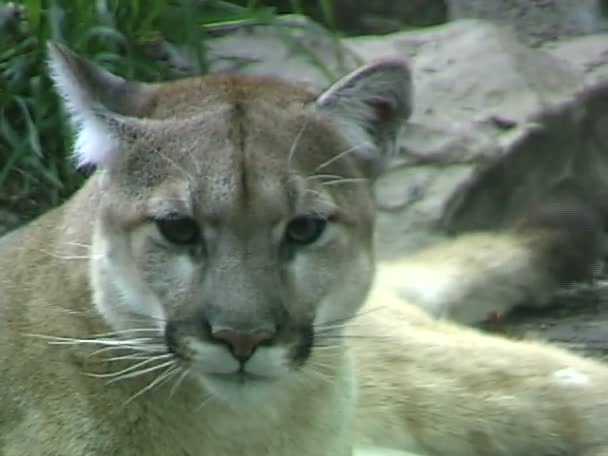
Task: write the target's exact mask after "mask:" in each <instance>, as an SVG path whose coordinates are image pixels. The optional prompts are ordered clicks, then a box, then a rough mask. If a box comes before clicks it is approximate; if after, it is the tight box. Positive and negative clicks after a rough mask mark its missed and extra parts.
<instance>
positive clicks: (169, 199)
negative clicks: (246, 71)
mask: <svg viewBox="0 0 608 456" xmlns="http://www.w3.org/2000/svg"><path fill="white" fill-rule="evenodd" d="M51 52H52V55H53V72H54V75H55V80H56V82H57V85H58V88H59V91H60V93H62V94H63V96H64V97H65V99H66V101H67V104H68V108H69V109H70V112H71V114H72V116H73V118H74V119H75V122H76V124H77V127H78V128H79V129H80V133H79V139H78V141H77V147H78V150H77V154H78V160H79V161H80V163H89V164H91V163H92V164H95V165H96V166H97V167H98V168H99V171H98V172H97V173H96V174H95V175H94V176H93V177H92V178H91V179H89V181H88V182H87V184H86V185H85V186H84V188H83V189H81V190H80V191H79V192H78V193H77V194H76V195H75V196H74V197H72V198H71V199H70V200H69V201H68V202H67V203H66V204H64V205H63V206H61V207H60V208H58V209H55V210H54V211H51V212H50V213H48V214H46V215H44V216H42V217H41V218H40V219H38V220H37V221H34V222H33V223H31V224H30V225H29V226H27V227H25V228H23V229H20V230H18V231H16V232H14V233H12V234H9V235H8V236H5V237H4V238H2V239H1V240H0V271H2V273H1V275H0V363H1V364H2V366H3V372H4V374H3V375H4V377H3V378H4V381H3V382H2V383H1V384H0V405H1V406H0V453H1V454H2V455H3V456H16V455H19V456H22V455H26V454H27V455H61V456H85V455H95V456H98V455H113V456H131V455H144V454H145V455H147V456H178V455H179V456H183V455H190V456H198V455H200V456H203V455H207V456H209V455H212V456H229V455H231V456H232V455H241V456H283V455H288V454H289V455H298V456H319V455H331V456H353V455H355V456H372V455H375V456H389V455H395V456H397V455H404V454H406V452H417V453H419V454H425V455H431V456H434V455H437V456H439V455H456V456H458V455H463V456H464V455H472V456H475V455H479V456H482V455H484V456H487V455H505V456H506V455H528V454H538V455H558V454H560V455H561V454H568V455H581V456H582V455H589V456H600V455H602V454H605V451H606V447H605V446H608V438H607V437H606V436H605V427H606V425H607V424H608V406H607V404H606V401H605V399H604V398H605V397H606V394H607V393H608V387H607V386H606V384H607V381H608V369H607V368H606V367H605V366H604V365H602V364H599V363H597V362H594V361H591V360H586V359H582V358H580V357H577V356H575V355H573V354H570V353H567V352H565V351H563V350H559V349H557V348H554V347H549V346H543V345H540V344H533V343H525V342H512V341H507V340H504V339H501V338H497V337H492V336H489V335H484V334H482V333H480V332H477V331H475V330H473V329H467V328H464V327H461V326H457V325H454V324H452V323H449V322H447V321H442V320H437V319H435V318H433V317H432V316H431V315H429V314H428V313H425V312H424V311H422V310H420V309H418V308H416V307H415V306H413V305H410V304H408V303H407V302H405V301H404V300H403V299H402V297H401V296H400V295H399V285H404V286H405V285H407V284H406V282H408V278H410V277H409V274H410V272H411V269H408V268H410V267H412V265H413V264H414V263H416V262H418V263H417V264H421V263H420V261H419V260H415V261H413V262H411V263H409V264H408V262H407V261H405V260H404V261H403V262H400V263H397V264H393V265H392V266H381V267H380V272H379V274H378V275H377V277H376V279H375V281H374V282H373V283H370V282H371V281H372V276H373V269H374V258H373V251H372V242H371V239H372V232H373V205H372V199H371V191H370V186H369V185H368V184H367V183H366V182H364V180H371V179H373V177H374V176H375V173H376V172H377V171H378V170H379V169H381V168H382V163H381V161H382V160H383V158H384V156H385V155H386V154H390V152H391V150H392V148H393V147H394V141H395V137H396V134H397V132H398V130H399V128H398V126H399V124H400V123H401V122H402V121H403V119H404V118H406V117H407V116H408V115H409V112H410V110H411V106H410V103H411V100H410V99H409V97H410V94H409V87H408V86H409V81H408V80H407V78H409V73H408V72H407V69H406V67H405V66H403V64H400V63H397V62H384V63H379V64H377V65H372V66H370V67H366V68H364V69H362V70H360V71H359V72H355V73H354V74H352V75H349V76H347V77H346V78H345V79H343V80H342V81H339V82H338V83H336V85H335V86H333V87H332V88H330V89H328V91H326V92H325V93H323V94H322V95H321V96H320V97H317V96H316V95H314V94H310V93H308V92H307V91H304V90H302V89H300V88H298V87H295V86H290V85H287V84H284V83H279V82H271V81H259V80H255V79H244V78H231V77H209V78H204V79H193V80H189V81H182V82H177V83H169V84H166V85H150V86H146V85H144V86H142V85H137V84H135V85H134V84H133V83H128V84H126V85H125V83H124V81H122V80H119V79H118V78H116V77H114V76H111V75H109V74H107V73H103V72H101V71H100V70H98V69H95V68H93V67H92V66H90V65H89V64H87V63H86V62H82V61H80V60H79V59H78V58H77V57H76V56H74V55H73V54H71V53H70V52H69V51H68V50H66V49H63V48H60V47H53V48H52V49H51ZM120 95H121V96H120ZM345 151H348V152H345ZM321 175H325V177H323V176H321ZM328 176H333V177H328ZM336 176H337V177H336ZM327 179H329V180H327ZM328 182H331V183H328ZM175 213H177V214H179V215H180V216H184V217H189V218H192V219H193V220H196V221H197V223H199V224H200V225H201V226H202V228H201V231H202V234H201V236H202V237H204V238H205V241H206V242H205V245H204V246H203V245H201V243H200V242H197V243H196V244H195V245H193V246H190V247H188V249H185V248H183V247H177V246H174V245H172V244H170V243H169V242H168V241H167V240H166V239H164V238H163V236H162V232H161V228H160V227H159V225H158V224H157V222H154V221H153V219H156V218H161V219H163V217H165V218H166V217H167V214H175ZM307 214H316V215H321V216H323V215H325V216H327V217H328V219H329V220H328V228H326V232H324V233H323V234H322V236H321V237H320V238H319V240H318V241H316V242H314V243H311V244H310V245H307V246H306V247H302V248H299V250H297V252H296V253H293V252H291V251H290V250H287V251H283V250H281V249H282V248H283V247H282V246H283V244H282V243H283V240H282V239H283V237H282V236H284V233H285V232H286V230H287V228H286V226H287V224H288V222H289V221H290V220H293V219H294V217H295V218H297V217H299V216H302V215H307ZM535 232H536V233H537V234H538V233H545V235H544V236H543V235H541V236H540V237H538V238H537V237H535V236H532V237H531V231H525V230H524V231H523V232H518V231H513V232H510V233H509V234H505V235H504V236H503V237H501V236H499V235H492V234H485V235H482V234H478V235H470V236H471V237H466V236H465V237H462V238H460V239H457V240H455V241H452V242H446V244H444V245H442V246H438V247H437V249H440V250H437V251H434V250H429V251H427V253H421V254H420V255H422V256H421V257H420V258H422V257H424V256H425V255H426V258H428V259H431V260H429V261H432V262H435V264H437V263H438V264H437V268H436V270H435V274H436V278H437V280H438V281H441V280H444V279H445V277H444V276H443V274H448V275H449V271H448V272H446V269H444V268H442V267H441V264H442V263H443V257H442V253H441V252H443V254H444V255H448V254H449V255H448V257H449V258H452V255H453V258H454V259H456V258H460V257H461V255H462V254H463V252H467V258H471V257H474V258H475V261H474V262H471V264H470V267H466V268H462V270H461V271H458V273H459V278H458V279H457V280H454V279H451V278H448V279H449V280H451V282H450V285H449V287H448V288H446V289H445V290H444V291H443V293H445V294H444V296H446V297H447V298H446V299H448V301H450V299H451V297H453V296H461V295H462V297H461V298H458V299H455V300H454V299H452V301H453V302H455V303H456V304H452V303H450V304H449V306H452V305H455V306H456V307H455V308H458V309H461V308H462V311H463V312H465V313H466V312H468V310H467V309H466V306H467V302H466V301H467V300H468V299H469V296H480V297H484V299H485V296H488V298H487V299H489V300H492V295H493V294H499V295H501V296H503V295H504V296H507V297H506V298H504V299H503V298H501V299H502V301H501V303H503V302H506V303H507V304H508V305H507V307H509V308H510V307H512V305H513V302H512V301H511V300H510V299H511V298H509V296H511V290H510V289H511V287H515V288H517V287H522V288H523V289H525V290H528V291H529V290H532V291H534V292H539V293H540V292H543V291H546V286H547V285H546V283H545V281H544V278H547V280H549V279H551V276H550V274H549V273H547V272H544V269H543V268H546V267H547V261H546V260H547V257H545V256H544V254H543V253H542V252H544V249H545V246H546V243H547V239H548V236H549V234H548V231H543V230H538V229H537V230H536V231H535ZM277 239H279V240H280V242H277ZM531 240H533V241H531ZM480 246H493V248H494V250H492V248H489V247H488V248H480ZM551 246H552V248H564V245H560V244H559V243H552V244H551ZM432 249H434V248H432ZM497 251H499V252H502V255H501V261H499V262H496V255H495V254H496V252H497ZM273 252H278V253H273ZM471 252H472V253H471ZM540 259H544V260H543V261H541V260H540ZM425 261H426V260H425ZM448 269H449V268H448ZM528 273H529V274H528ZM399 276H401V278H402V281H403V283H401V284H399V281H398V280H397V278H398V277H399ZM480 277H481V278H489V280H486V281H484V280H480ZM421 285H422V286H424V287H425V288H427V287H429V286H430V287H432V286H433V283H432V280H429V281H427V282H426V283H423V284H421ZM554 286H555V285H554V284H553V283H551V284H550V286H549V288H552V287H554ZM462 287H464V288H465V289H466V290H468V291H467V293H464V294H463V293H461V288H462ZM496 287H499V288H496ZM406 288H407V287H406ZM370 289H371V292H370V293H369V296H368V297H367V300H366V296H367V294H368V290H370ZM409 289H413V286H411V284H409ZM493 292H494V293H493ZM513 293H515V295H517V296H518V297H519V294H517V292H513ZM526 293H527V291H526ZM518 299H519V298H518ZM418 304H420V303H418ZM441 304H442V303H441V300H440V301H439V305H441ZM468 305H470V306H472V309H471V311H472V312H473V313H476V314H479V315H483V314H484V312H486V311H487V310H488V309H490V310H493V304H489V305H486V304H484V303H483V302H481V301H475V300H473V301H471V302H470V303H468ZM501 305H502V304H501ZM477 306H480V308H477ZM451 308H452V307H450V309H451ZM447 316H448V317H449V316H450V313H449V312H448V313H447ZM214 325H217V326H218V327H224V326H225V325H232V326H231V327H232V328H233V329H234V328H237V329H238V330H239V331H244V332H247V331H254V330H258V329H260V328H268V327H270V326H272V325H276V328H275V329H276V334H275V336H274V337H273V339H272V340H271V341H269V343H268V344H265V345H262V346H260V347H258V348H257V350H256V351H255V352H254V353H253V355H252V356H251V358H249V360H248V361H247V362H246V363H245V364H243V365H242V366H241V368H243V369H249V368H251V369H257V370H256V375H254V376H253V377H251V376H246V377H240V376H238V375H240V374H238V375H237V373H236V371H233V370H232V368H230V367H229V366H232V365H234V363H235V361H234V359H233V357H232V355H231V354H230V352H229V350H228V349H227V348H226V347H225V346H224V345H222V344H221V343H219V342H218V340H216V339H214V336H213V333H212V331H213V329H214ZM269 325H270V326H269ZM272 327H274V326H272ZM303 327H310V328H312V329H313V330H314V335H315V337H314V343H313V344H312V347H310V348H311V352H310V355H309V356H307V357H306V356H305V355H302V358H301V359H300V358H297V356H296V355H294V353H295V352H297V349H298V347H299V345H298V344H299V343H300V342H302V340H306V337H305V336H302V334H305V332H302V331H303V329H302V328H303ZM170 328H173V330H172V331H173V333H172V332H171V331H170ZM205 328H207V329H205ZM138 331H140V332H138ZM141 331H143V332H141ZM172 338H174V339H175V340H173V341H172ZM144 339H145V340H144ZM125 340H131V341H132V342H130V345H129V347H128V349H122V350H119V349H117V347H116V346H115V345H109V343H110V342H114V343H116V344H119V343H124V341H125ZM108 341H109V342H108ZM172 344H173V345H172ZM146 347H148V348H150V347H157V348H155V349H154V350H156V352H155V354H158V353H157V351H158V350H160V353H161V354H160V355H158V356H160V358H158V359H160V360H164V361H162V362H165V361H167V360H168V361H167V363H168V364H167V367H166V368H164V367H163V368H162V369H161V368H159V369H158V370H154V371H150V372H149V373H143V372H142V371H143V369H144V368H147V367H152V368H154V367H155V366H159V365H161V364H162V362H161V361H154V360H152V361H150V364H144V365H143V367H140V368H136V369H135V368H134V370H132V371H130V370H128V369H130V368H133V366H135V365H136V364H137V363H141V362H143V361H142V360H144V361H145V362H148V361H146V360H147V359H151V358H150V356H151V354H150V353H151V352H144V351H142V350H144V349H145V348H146ZM158 347H161V348H158ZM150 350H152V349H151V348H150ZM200 353H204V354H205V353H206V355H205V356H207V358H204V357H203V358H204V359H203V360H202V361H200V360H199V359H198V358H196V356H198V355H199V354H200ZM120 356H123V357H124V356H127V357H131V358H124V359H116V357H120ZM132 357H140V358H132ZM146 357H147V358H146ZM298 359H299V361H298ZM277 360H279V361H280V362H279V363H278V364H277V363H276V361H277ZM256 363H258V364H257V366H258V367H256ZM259 366H265V367H264V369H268V372H267V373H264V372H259V370H260V369H262V367H259ZM125 369H126V370H125ZM120 371H122V372H123V373H124V374H128V373H129V372H131V373H132V374H134V375H133V377H128V376H120V375H119V374H117V373H118V372H120ZM246 372H249V371H246ZM135 374H138V375H135ZM182 374H183V375H182ZM163 375H165V376H163ZM260 376H261V377H260ZM256 378H257V379H256ZM261 378H262V379H261ZM163 379H165V380H166V381H161V380H163ZM237 379H242V381H240V380H239V381H237ZM602 452H604V453H602Z"/></svg>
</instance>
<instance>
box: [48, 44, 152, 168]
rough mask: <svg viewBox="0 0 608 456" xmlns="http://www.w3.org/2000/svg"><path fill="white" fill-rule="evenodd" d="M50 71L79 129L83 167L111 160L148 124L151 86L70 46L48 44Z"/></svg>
mask: <svg viewBox="0 0 608 456" xmlns="http://www.w3.org/2000/svg"><path fill="white" fill-rule="evenodd" d="M48 55H49V71H50V75H51V78H52V80H53V82H54V83H55V87H56V89H57V91H58V93H59V95H60V96H61V97H62V98H63V101H64V103H65V106H66V108H67V110H68V113H69V115H70V118H71V120H72V123H73V124H74V126H75V128H76V141H75V145H74V155H75V158H76V162H77V164H78V166H90V165H94V166H98V167H104V166H107V165H109V164H110V163H111V162H112V161H113V160H114V159H115V158H116V157H117V155H118V154H119V152H120V144H121V140H122V139H124V138H133V137H134V136H136V135H137V134H138V130H139V129H140V127H142V125H141V122H139V119H137V117H138V116H141V115H143V114H144V112H145V110H146V108H147V107H148V106H149V105H150V103H151V101H152V98H153V90H152V89H151V88H150V86H148V85H146V84H143V83H138V82H131V81H126V80H124V79H123V78H121V77H118V76H116V75H114V74H112V73H110V72H108V71H106V70H104V69H102V68H100V67H98V66H97V65H95V64H94V63H92V62H90V61H88V60H86V59H83V58H82V57H80V56H78V55H76V54H75V53H74V52H72V51H71V50H69V49H68V48H67V47H65V46H63V45H60V44H57V43H49V44H48Z"/></svg>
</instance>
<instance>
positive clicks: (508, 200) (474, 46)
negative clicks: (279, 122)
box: [346, 21, 608, 256]
mask: <svg viewBox="0 0 608 456" xmlns="http://www.w3.org/2000/svg"><path fill="white" fill-rule="evenodd" d="M346 42H347V44H348V45H349V46H350V48H351V49H352V50H353V51H354V52H355V53H357V54H358V55H360V56H362V57H363V58H364V59H365V60H374V59H378V58H381V57H401V58H406V59H408V60H409V61H410V62H411V65H412V67H413V73H414V82H415V86H416V98H415V99H416V107H415V114H414V115H413V117H412V119H411V121H410V122H409V125H408V126H407V127H406V129H405V131H404V133H403V137H402V140H401V144H402V146H403V151H402V152H403V153H402V156H401V157H399V159H397V160H396V161H395V163H394V164H393V167H392V170H391V171H390V172H389V173H388V175H387V176H386V177H385V178H384V179H382V180H381V181H380V182H379V185H378V198H379V201H380V203H381V204H382V205H383V206H384V207H385V209H386V210H385V211H384V213H382V214H381V216H380V219H379V231H378V233H379V236H378V244H379V247H380V254H381V255H383V256H391V255H393V254H399V253H402V252H404V251H409V250H412V249H415V248H419V247H420V246H423V245H425V244H426V243H427V242H429V241H431V240H433V239H434V238H435V237H436V236H438V235H441V233H442V232H443V233H454V232H458V231H461V230H465V229H476V228H489V227H496V226H504V225H507V224H509V223H511V221H512V220H514V219H515V218H516V217H518V216H519V215H521V214H522V213H523V212H524V210H525V209H526V208H528V207H529V205H530V203H531V202H532V201H535V200H538V199H540V198H543V197H545V196H546V195H547V194H548V193H549V192H550V191H551V189H552V188H553V187H554V186H555V185H557V184H559V183H560V182H563V181H572V182H574V183H576V184H578V185H579V186H580V187H583V188H584V189H585V190H587V191H589V192H590V193H589V194H590V195H591V194H593V195H596V194H597V193H598V192H600V191H602V192H603V191H604V190H605V185H606V184H605V180H606V177H605V176H608V168H607V167H608V74H607V72H608V36H606V35H603V36H602V35H598V36H596V37H594V38H591V37H588V38H585V39H579V40H575V41H571V42H568V41H567V42H562V43H558V44H556V45H554V46H552V47H550V48H547V49H542V50H534V49H530V48H528V47H526V46H525V45H523V44H521V43H520V42H518V41H517V40H516V39H515V38H514V37H513V35H512V34H511V33H509V32H508V31H506V30H504V29H502V28H500V27H498V26H495V25H492V24H490V23H487V22H483V21H458V22H455V23H452V24H449V25H446V26H443V27H438V28H434V29H430V30H423V31H416V32H404V33H398V34H394V35H390V36H385V37H381V38H379V37H373V38H359V39H350V40H347V41H346Z"/></svg>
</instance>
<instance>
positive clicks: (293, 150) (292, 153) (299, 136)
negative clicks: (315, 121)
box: [287, 120, 308, 171]
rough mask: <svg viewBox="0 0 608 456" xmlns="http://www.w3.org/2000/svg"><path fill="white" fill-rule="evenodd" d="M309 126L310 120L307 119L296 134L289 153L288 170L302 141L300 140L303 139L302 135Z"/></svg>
mask: <svg viewBox="0 0 608 456" xmlns="http://www.w3.org/2000/svg"><path fill="white" fill-rule="evenodd" d="M307 127H308V120H306V121H305V122H304V123H303V124H302V127H301V128H300V129H299V130H298V133H296V136H295V138H294V140H293V142H292V143H291V147H290V148H289V153H288V154H287V170H288V171H289V170H290V169H291V161H292V160H293V157H294V156H295V153H296V148H297V147H298V144H299V143H300V140H301V139H302V135H303V134H304V131H305V130H306V128H307Z"/></svg>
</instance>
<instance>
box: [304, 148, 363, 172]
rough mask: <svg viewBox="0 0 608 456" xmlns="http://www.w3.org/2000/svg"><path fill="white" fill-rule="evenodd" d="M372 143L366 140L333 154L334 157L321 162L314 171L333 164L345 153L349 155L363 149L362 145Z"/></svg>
mask: <svg viewBox="0 0 608 456" xmlns="http://www.w3.org/2000/svg"><path fill="white" fill-rule="evenodd" d="M370 145H371V144H370V143H369V142H364V143H361V144H359V145H356V146H352V147H349V148H348V149H346V150H343V151H342V152H340V153H339V154H337V155H334V156H333V157H331V158H330V159H329V160H327V161H325V162H323V163H321V164H320V165H319V166H317V167H316V168H315V170H314V171H313V173H316V172H317V171H320V170H321V169H323V168H325V167H327V166H329V165H331V164H332V163H333V162H335V161H336V160H340V159H341V158H342V157H344V156H345V155H348V154H350V153H353V152H354V151H356V150H358V149H361V148H362V147H369V146H370Z"/></svg>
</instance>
